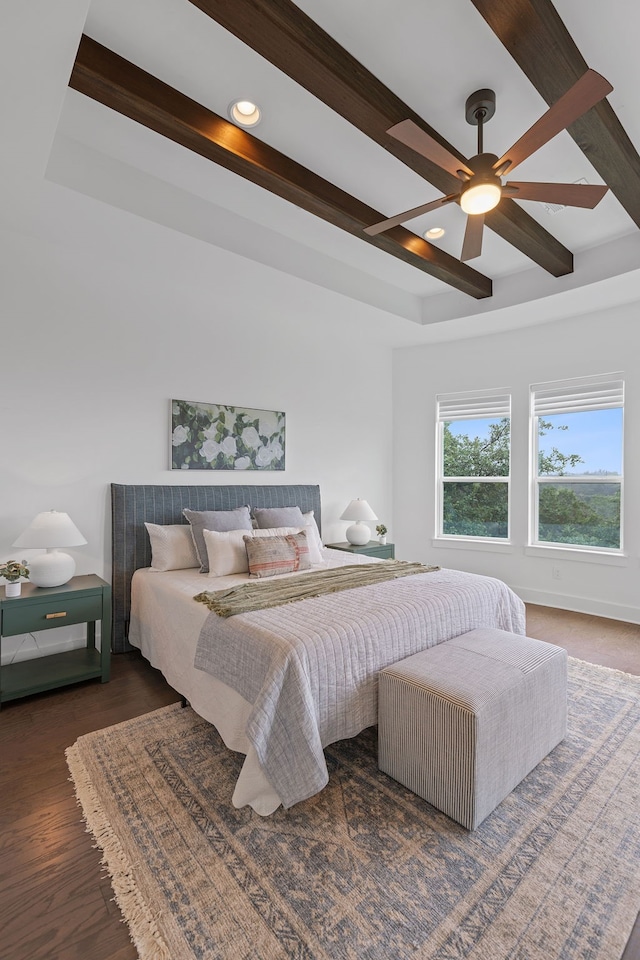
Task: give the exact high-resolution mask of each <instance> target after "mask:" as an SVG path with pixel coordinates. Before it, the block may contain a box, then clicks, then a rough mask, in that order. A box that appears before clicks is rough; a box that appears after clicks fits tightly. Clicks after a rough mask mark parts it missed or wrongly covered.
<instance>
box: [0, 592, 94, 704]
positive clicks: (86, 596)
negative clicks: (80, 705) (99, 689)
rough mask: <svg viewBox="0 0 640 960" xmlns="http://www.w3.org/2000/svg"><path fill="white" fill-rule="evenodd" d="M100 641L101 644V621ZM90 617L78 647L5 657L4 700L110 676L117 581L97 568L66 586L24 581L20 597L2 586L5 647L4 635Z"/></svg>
mask: <svg viewBox="0 0 640 960" xmlns="http://www.w3.org/2000/svg"><path fill="white" fill-rule="evenodd" d="M98 620H99V621H100V623H101V627H100V637H101V640H100V643H101V647H102V650H101V651H100V650H97V649H96V621H98ZM74 623H86V625H87V642H86V645H85V646H84V647H81V648H79V649H76V650H65V651H64V652H63V653H52V654H49V655H48V656H47V655H45V656H43V657H37V658H34V659H31V660H19V661H18V662H17V663H10V664H6V665H5V666H2V665H1V663H0V703H5V702H6V701H7V700H15V699H17V698H18V697H27V696H29V694H32V693H42V691H43V690H53V689H54V688H55V687H63V686H66V685H67V684H69V683H78V682H79V681H80V680H91V679H93V678H95V677H99V678H100V680H101V681H102V683H106V682H107V681H108V679H109V671H110V666H111V587H110V586H109V584H108V583H105V581H104V580H102V579H101V578H100V577H97V576H95V574H87V575H86V576H82V577H73V578H72V579H71V580H70V581H69V582H68V583H65V584H64V585H63V586H62V587H36V586H34V584H32V583H23V584H22V593H21V595H20V596H19V597H8V598H7V597H6V596H5V591H4V588H2V589H1V590H0V653H1V647H2V638H3V637H15V636H16V635H18V634H20V633H34V632H35V631H36V630H51V629H53V628H55V627H62V626H67V625H69V624H74Z"/></svg>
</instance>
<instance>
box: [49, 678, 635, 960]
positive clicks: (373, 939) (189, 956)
mask: <svg viewBox="0 0 640 960" xmlns="http://www.w3.org/2000/svg"><path fill="white" fill-rule="evenodd" d="M569 670H570V680H569V683H570V688H569V689H570V721H569V722H570V727H569V735H568V737H567V739H566V740H565V741H563V743H561V744H560V745H559V746H558V747H557V748H556V749H555V750H554V751H553V752H552V753H551V754H550V756H549V757H547V758H546V759H545V760H544V761H543V762H542V763H541V764H539V766H538V767H537V768H536V769H535V770H534V771H533V772H532V773H531V774H530V775H529V776H528V777H527V778H526V779H525V780H524V781H523V782H522V783H521V784H520V786H519V787H517V788H516V790H515V791H514V792H513V793H512V794H511V795H510V796H509V797H508V798H507V799H506V800H505V801H504V802H503V803H502V804H500V806H499V807H498V808H497V809H496V810H495V811H494V813H493V814H491V816H489V817H488V818H487V820H485V822H484V823H483V824H482V825H481V826H480V827H479V828H478V830H476V831H475V832H474V833H468V832H467V831H466V830H464V829H463V828H462V827H460V826H458V825H457V824H455V823H454V822H452V821H451V820H448V819H447V817H445V816H444V815H442V814H440V813H439V812H438V811H437V810H435V809H434V808H433V807H430V806H429V805H428V804H427V803H425V802H424V801H422V800H420V799H419V798H418V797H416V796H414V795H413V794H412V793H410V792H409V791H407V790H405V789H404V788H403V787H401V786H400V785H399V784H397V783H395V782H394V781H393V780H391V779H390V778H389V777H387V776H385V775H384V774H382V773H380V772H379V771H378V769H377V765H376V736H375V729H369V730H366V731H365V732H364V733H362V734H361V735H360V736H358V737H357V738H355V739H353V740H346V741H341V742H340V743H337V744H334V745H333V746H331V747H329V748H328V749H327V759H328V765H329V771H330V777H331V779H330V783H329V785H328V786H327V787H326V789H325V790H323V791H322V792H321V793H320V794H318V795H317V796H316V797H313V798H312V799H310V800H307V801H305V802H304V803H301V804H298V805H296V806H294V807H292V808H291V809H290V810H288V811H285V810H282V809H280V810H278V811H277V812H276V813H275V814H274V815H273V816H271V817H268V818H261V817H259V816H258V815H257V814H255V813H253V812H252V811H251V810H249V809H248V808H244V809H242V810H236V809H234V808H233V807H232V806H231V794H232V792H233V784H234V781H235V779H236V776H237V774H238V771H239V768H240V765H241V762H242V757H240V756H239V755H238V754H234V753H231V752H230V751H228V750H227V749H226V748H225V747H224V745H223V744H222V742H221V740H220V738H219V737H218V735H217V733H216V732H215V730H214V729H213V728H212V727H211V726H209V724H207V723H205V722H204V721H202V720H201V719H200V718H199V717H197V716H196V715H195V714H194V713H193V712H192V711H191V710H190V709H185V710H182V709H180V707H179V705H177V704H176V705H172V706H170V707H165V708H163V709H161V710H157V711H156V712H154V713H151V714H147V715H146V716H142V717H139V718H138V719H135V720H131V721H127V722H126V723H122V724H118V725H117V726H114V727H111V728H109V729H106V730H100V731H98V732H96V733H91V734H88V735H87V736H84V737H81V738H80V739H79V740H78V741H77V743H76V744H74V746H73V747H70V748H69V750H68V751H67V760H68V764H69V768H70V770H71V774H72V777H73V780H74V782H75V787H76V792H77V796H78V799H79V802H80V803H81V805H82V808H83V813H84V817H85V820H86V822H87V825H88V829H89V830H90V831H91V832H92V833H93V835H94V837H95V839H96V841H97V843H98V845H99V846H100V847H101V849H102V850H103V853H104V862H105V863H106V865H107V868H108V871H109V874H110V875H111V879H112V884H113V888H114V890H115V895H116V900H117V902H118V903H119V905H120V907H121V909H122V912H123V914H124V916H125V918H126V920H127V922H128V924H129V929H130V932H131V936H132V939H133V941H134V943H135V944H136V947H137V949H138V953H139V956H140V958H141V960H160V958H162V960H280V958H282V960H284V958H296V960H303V958H304V960H343V958H344V960H404V958H411V960H460V958H471V960H507V958H510V960H559V958H561V960H619V958H620V957H621V955H622V953H623V950H624V947H625V944H626V941H627V939H628V937H629V935H630V932H631V929H632V926H633V923H634V920H635V917H636V914H637V912H638V908H639V906H640V892H639V890H638V867H639V864H640V823H639V816H638V812H639V810H640V784H639V780H640V762H639V757H638V753H639V751H640V678H637V677H631V676H629V675H627V674H622V673H618V672H614V671H611V670H605V669H604V668H601V667H594V666H591V665H588V664H584V663H581V662H580V661H576V660H570V667H569Z"/></svg>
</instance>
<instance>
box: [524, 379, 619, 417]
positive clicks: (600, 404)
mask: <svg viewBox="0 0 640 960" xmlns="http://www.w3.org/2000/svg"><path fill="white" fill-rule="evenodd" d="M531 394H532V401H533V402H532V411H533V415H534V416H536V417H544V416H550V415H552V414H554V413H579V412H583V411H588V410H608V409H611V408H612V407H622V406H623V405H624V380H622V379H621V377H620V376H619V375H615V374H614V375H611V376H607V377H593V378H591V379H587V378H585V379H580V380H565V381H559V382H558V383H538V384H534V385H533V386H532V387H531Z"/></svg>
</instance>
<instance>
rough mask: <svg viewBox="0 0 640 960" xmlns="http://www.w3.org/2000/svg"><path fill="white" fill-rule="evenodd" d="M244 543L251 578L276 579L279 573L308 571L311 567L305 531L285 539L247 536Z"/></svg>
mask: <svg viewBox="0 0 640 960" xmlns="http://www.w3.org/2000/svg"><path fill="white" fill-rule="evenodd" d="M244 542H245V544H246V547H247V560H248V562H249V576H250V577H275V576H276V575H277V574H279V573H297V571H298V570H308V569H309V568H310V566H311V561H310V560H309V544H308V543H307V534H306V533H305V532H304V530H301V531H300V533H292V534H289V535H288V536H284V537H248V536H245V538H244Z"/></svg>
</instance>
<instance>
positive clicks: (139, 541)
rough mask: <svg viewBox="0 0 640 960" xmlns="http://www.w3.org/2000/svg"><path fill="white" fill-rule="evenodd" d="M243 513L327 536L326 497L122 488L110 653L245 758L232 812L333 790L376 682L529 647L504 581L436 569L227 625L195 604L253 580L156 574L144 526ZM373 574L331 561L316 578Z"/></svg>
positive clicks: (281, 491)
mask: <svg viewBox="0 0 640 960" xmlns="http://www.w3.org/2000/svg"><path fill="white" fill-rule="evenodd" d="M243 504H250V505H251V506H252V507H264V506H267V507H284V506H290V505H293V504H296V505H298V506H300V508H301V510H302V511H303V512H305V513H307V512H308V511H313V513H314V516H315V518H316V521H317V523H318V527H320V522H321V503H320V491H319V488H318V487H317V486H312V485H288V486H287V485H285V486H280V485H278V486H275V485H273V486H245V485H238V486H235V485H234V486H232V487H223V486H220V487H218V486H207V487H191V486H177V487H155V486H131V485H113V487H112V507H113V529H114V534H113V590H114V639H113V645H114V649H116V650H117V649H127V648H129V644H131V645H132V646H134V647H137V648H138V649H140V650H141V652H142V653H143V655H144V656H145V657H146V658H147V659H148V660H149V662H150V663H151V664H152V665H153V666H154V667H157V668H158V669H160V670H161V671H162V673H163V674H164V676H165V677H166V679H167V681H168V682H169V684H170V685H171V686H172V687H173V688H174V689H175V690H177V691H178V692H179V693H180V694H181V695H182V696H183V697H185V698H186V699H187V700H188V701H189V703H190V705H191V706H192V708H193V709H194V710H195V711H196V712H197V713H198V714H199V715H200V716H202V717H203V718H204V719H206V720H207V721H209V722H210V723H212V724H213V725H214V726H215V727H216V729H217V730H218V732H219V733H220V735H221V737H222V739H223V740H224V742H225V744H226V745H227V747H229V749H231V750H235V751H239V752H240V753H242V754H244V755H245V760H244V763H243V766H242V770H241V772H240V775H239V777H238V780H237V782H236V784H235V790H234V793H233V797H232V798H230V800H231V801H232V802H233V804H234V805H235V806H236V807H242V806H245V805H249V806H251V807H252V808H253V809H254V810H255V811H256V812H257V813H259V814H261V815H268V814H270V813H272V812H273V811H274V810H275V809H277V807H278V806H279V805H280V804H283V805H284V806H285V807H290V806H292V805H293V804H295V803H297V802H300V801H301V800H304V799H305V798H306V797H308V796H312V795H313V794H315V793H317V792H318V791H319V790H321V789H322V788H323V787H324V786H325V785H326V782H327V780H328V772H327V768H326V764H325V762H324V754H323V748H324V747H326V746H327V745H328V744H329V743H332V742H334V741H335V740H338V739H344V738H346V737H352V736H355V735H356V734H357V733H359V732H360V731H361V730H363V729H364V728H365V727H367V726H370V725H372V724H375V723H376V721H377V674H378V672H379V670H380V669H382V668H383V667H384V666H386V665H388V664H389V663H393V662H396V661H398V660H400V659H402V658H404V657H405V656H409V655H411V654H412V653H415V652H417V651H418V650H420V649H424V648H425V647H428V646H432V645H433V644H435V643H439V642H443V641H446V640H448V639H451V638H452V637H454V636H459V635H460V634H462V633H465V632H467V631H468V630H471V629H474V628H476V627H483V626H485V627H497V628H500V629H504V630H508V631H510V632H512V633H519V634H524V624H525V620H524V605H523V603H522V601H521V600H519V598H518V597H517V596H516V595H515V594H514V593H513V592H512V591H511V590H510V589H509V588H508V587H507V586H506V585H505V584H504V583H502V582H501V581H499V580H495V579H493V578H490V577H480V576H477V575H473V574H467V573H463V572H460V571H454V570H444V569H443V570H440V569H438V570H435V571H431V572H424V573H423V572H420V573H419V574H416V575H413V576H406V577H403V578H402V579H399V580H392V581H387V582H384V583H381V584H378V585H376V586H364V587H359V588H357V589H350V590H344V591H342V592H340V593H336V594H331V595H330V596H321V597H316V598H312V599H307V600H304V601H301V602H299V603H290V604H287V605H286V606H283V607H280V606H278V607H275V608H274V609H267V610H258V611H254V612H248V613H243V614H241V615H237V616H231V617H228V618H223V617H220V616H218V615H217V614H215V613H211V612H210V611H209V609H208V608H207V606H206V605H205V604H204V603H200V602H195V601H194V596H195V595H196V594H199V593H201V592H202V591H203V590H206V591H218V590H221V589H227V588H229V587H233V586H234V585H239V584H241V583H243V582H245V581H246V580H247V575H246V574H234V575H231V576H225V577H222V578H216V577H209V576H203V575H202V574H201V573H199V572H198V570H197V569H193V568H191V569H181V570H170V571H166V572H159V571H158V570H152V569H150V546H149V542H148V541H149V537H148V535H147V532H146V529H145V526H144V524H145V521H146V522H152V523H157V524H178V523H181V522H182V521H184V517H183V516H182V510H183V508H184V507H185V506H186V507H190V508H192V509H198V510H202V509H206V510H229V509H235V508H236V507H239V506H241V505H243ZM368 563H371V558H368V557H364V556H357V555H356V556H354V555H351V554H345V553H342V552H340V551H335V550H330V549H326V548H323V550H322V556H321V563H320V564H319V565H318V566H320V567H322V569H326V570H331V569H335V568H337V567H339V566H341V565H345V564H347V565H348V566H349V567H352V566H353V567H354V568H358V567H361V565H363V564H368ZM299 576H300V575H299ZM301 576H304V574H302V575H301ZM196 664H197V666H196Z"/></svg>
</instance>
